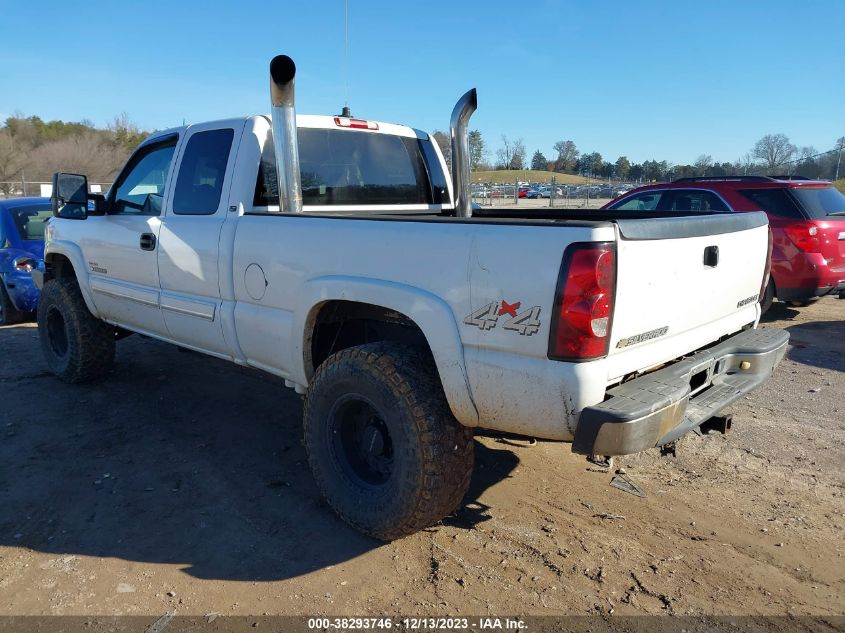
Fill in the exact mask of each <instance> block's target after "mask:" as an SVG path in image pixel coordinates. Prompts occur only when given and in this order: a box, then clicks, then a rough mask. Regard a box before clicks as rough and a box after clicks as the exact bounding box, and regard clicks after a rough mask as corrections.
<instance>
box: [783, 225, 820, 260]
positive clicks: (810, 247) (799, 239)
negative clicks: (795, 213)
mask: <svg viewBox="0 0 845 633" xmlns="http://www.w3.org/2000/svg"><path fill="white" fill-rule="evenodd" d="M783 232H784V233H786V236H787V237H788V238H789V240H790V241H791V242H792V243H793V244H795V246H796V247H797V248H798V250H800V251H804V252H805V253H821V241H820V240H819V227H817V226H816V225H815V224H813V223H812V222H796V223H795V224H790V225H788V226H785V227H783Z"/></svg>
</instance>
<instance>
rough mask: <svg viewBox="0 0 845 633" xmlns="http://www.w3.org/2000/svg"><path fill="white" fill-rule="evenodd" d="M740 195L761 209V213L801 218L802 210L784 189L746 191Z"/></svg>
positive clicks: (802, 217)
mask: <svg viewBox="0 0 845 633" xmlns="http://www.w3.org/2000/svg"><path fill="white" fill-rule="evenodd" d="M740 193H741V194H742V195H743V196H745V197H746V198H748V199H749V200H751V202H753V203H754V204H756V205H758V206H759V207H760V210H761V211H766V212H767V213H772V214H774V215H780V216H782V217H785V218H801V219H804V216H803V215H802V214H801V210H800V209H799V208H798V206H797V205H796V204H795V202H794V201H793V200H792V198H790V197H789V195H788V194H787V193H786V191H785V190H784V189H746V190H745V191H740Z"/></svg>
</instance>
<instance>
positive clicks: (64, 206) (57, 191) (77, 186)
mask: <svg viewBox="0 0 845 633" xmlns="http://www.w3.org/2000/svg"><path fill="white" fill-rule="evenodd" d="M50 205H51V206H52V207H53V215H54V216H56V217H57V218H67V219H71V220H84V219H85V218H86V217H88V177H87V176H82V175H80V174H65V173H62V172H57V173H55V174H53V194H52V195H51V196H50Z"/></svg>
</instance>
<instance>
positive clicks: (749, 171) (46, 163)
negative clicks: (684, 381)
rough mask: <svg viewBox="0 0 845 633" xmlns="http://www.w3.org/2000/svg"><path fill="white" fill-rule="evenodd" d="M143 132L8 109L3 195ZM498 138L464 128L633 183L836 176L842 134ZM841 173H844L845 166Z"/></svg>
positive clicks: (511, 155) (512, 149) (108, 173)
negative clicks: (690, 146)
mask: <svg viewBox="0 0 845 633" xmlns="http://www.w3.org/2000/svg"><path fill="white" fill-rule="evenodd" d="M147 134H148V133H147V132H145V131H143V130H141V129H139V128H138V126H137V125H135V124H134V123H132V121H131V120H130V119H129V117H128V116H127V115H126V114H123V115H120V116H118V117H115V118H114V120H113V121H112V122H111V123H110V124H109V125H107V126H106V127H105V128H97V127H95V126H94V124H93V123H91V122H90V121H81V122H79V123H73V122H64V121H43V120H42V119H41V118H40V117H37V116H30V117H25V116H23V115H15V116H10V117H8V118H7V119H6V120H5V122H4V123H3V125H2V127H0V194H5V195H9V194H11V193H12V192H13V191H15V190H20V183H21V182H22V181H27V182H49V181H50V179H51V177H52V174H53V172H56V171H70V172H76V173H81V174H86V175H88V177H89V179H90V181H91V182H103V183H107V182H111V181H112V180H113V179H114V177H115V176H116V174H117V171H118V170H119V169H120V167H121V165H123V163H124V162H125V161H126V159H127V158H128V157H129V154H130V153H131V152H132V150H133V149H134V148H135V147H136V146H137V145H138V144H139V143H140V142H141V141H142V140H143V139H144V138H145V137H146V136H147ZM433 136H434V139H435V140H436V142H437V144H438V146H439V147H440V150H441V152H442V153H443V156H444V157H445V158H446V161H447V162H448V163H450V164H451V147H450V142H449V137H448V135H447V134H445V133H444V132H441V131H435V132H434V134H433ZM500 140H501V143H500V147H499V148H498V149H497V150H496V152H495V158H494V159H493V160H491V158H490V152H489V150H488V147H487V144H486V142H485V139H484V138H483V137H482V135H481V132H480V131H479V130H472V131H470V132H469V147H470V164H471V168H472V169H473V171H489V170H494V169H517V170H522V169H532V170H547V171H554V172H558V173H562V174H578V175H582V176H588V177H592V178H596V179H605V180H609V179H616V180H622V181H636V182H642V181H652V180H654V181H664V180H673V179H676V178H683V177H689V176H730V175H780V174H784V175H790V176H804V177H807V178H823V179H833V178H834V177H835V176H836V174H837V169H838V161H839V158H840V156H839V152H840V148H841V147H843V146H845V137H843V138H840V139H838V140H837V141H836V143H835V144H834V145H833V147H832V148H829V149H827V150H822V151H818V150H817V149H816V148H815V147H812V146H804V147H799V146H797V145H795V144H793V143H792V142H791V141H790V140H789V138H787V136H786V135H784V134H767V135H765V136H764V137H762V138H761V139H760V140H759V141H757V142H756V143H755V144H754V146H753V147H752V148H751V149H750V150H749V151H748V152H747V153H746V154H744V155H743V156H741V157H740V158H738V159H737V160H735V161H734V162H718V161H714V160H713V158H712V157H711V156H710V155H709V154H701V155H700V156H699V157H698V158H697V159H696V160H695V161H694V162H693V163H691V164H686V165H673V164H672V163H670V162H668V161H665V160H659V161H658V160H646V161H643V162H642V163H634V162H632V161H630V160H629V159H628V158H627V156H619V157H618V158H617V159H616V160H615V161H612V162H611V161H609V160H607V159H605V157H604V156H602V155H601V154H600V153H599V152H582V151H580V150H579V149H578V147H577V146H576V145H575V143H574V142H573V141H572V140H561V141H558V142H556V143H555V144H554V145H553V148H552V149H553V152H554V154H553V155H552V158H547V157H546V156H545V155H544V154H543V152H541V151H540V150H539V149H538V150H536V151H535V152H534V154H533V155H532V157H531V160H530V161H529V160H528V158H527V151H526V147H525V142H524V141H523V139H521V138H517V139H513V138H509V137H508V136H507V135H504V134H503V135H502V136H501V139H500ZM841 173H842V175H845V166H843V167H842V172H841Z"/></svg>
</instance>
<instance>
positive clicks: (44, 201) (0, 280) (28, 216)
mask: <svg viewBox="0 0 845 633" xmlns="http://www.w3.org/2000/svg"><path fill="white" fill-rule="evenodd" d="M51 217H53V213H52V211H51V210H50V199H49V198H12V199H9V200H0V325H6V324H9V323H14V322H15V321H20V320H21V319H23V318H24V317H26V316H27V315H28V314H31V313H32V312H34V311H35V308H36V306H37V305H38V293H39V291H38V288H37V287H36V286H35V283H33V280H32V271H33V270H35V269H36V268H39V269H43V267H44V263H43V257H44V227H45V224H46V223H47V220H48V219H50V218H51Z"/></svg>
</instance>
